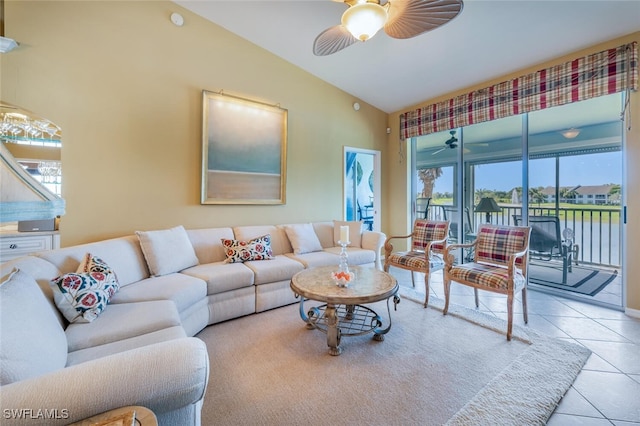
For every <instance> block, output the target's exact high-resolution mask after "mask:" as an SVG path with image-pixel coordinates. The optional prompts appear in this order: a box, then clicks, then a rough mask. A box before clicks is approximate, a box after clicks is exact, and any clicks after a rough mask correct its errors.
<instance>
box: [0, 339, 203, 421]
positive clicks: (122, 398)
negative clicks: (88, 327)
mask: <svg viewBox="0 0 640 426" xmlns="http://www.w3.org/2000/svg"><path fill="white" fill-rule="evenodd" d="M208 380H209V357H208V354H207V348H206V346H205V344H204V342H203V341H202V340H200V339H197V338H195V337H186V338H182V339H176V340H170V341H167V342H161V343H156V344H153V345H149V346H145V347H141V348H137V349H133V350H130V351H125V352H121V353H118V354H114V355H110V356H106V357H104V358H99V359H95V360H92V361H88V362H84V363H81V364H77V365H73V366H70V367H66V368H63V369H60V370H56V371H53V372H51V373H47V374H44V375H42V376H38V377H33V378H30V379H26V380H21V381H19V382H15V383H11V384H9V385H5V386H2V387H0V396H1V397H0V405H1V407H2V414H3V416H5V415H6V413H11V411H10V410H18V411H22V413H23V415H24V413H26V412H28V411H25V410H31V413H34V414H33V415H35V413H38V410H41V411H40V412H43V411H44V410H49V412H52V411H53V410H57V411H56V413H57V414H58V416H57V417H60V418H38V419H32V418H26V419H21V420H17V419H16V420H15V422H14V421H13V420H14V419H12V422H11V423H10V424H28V425H30V426H31V425H66V424H68V423H73V422H77V421H81V420H83V419H86V418H88V417H91V416H94V415H96V414H100V413H103V412H105V411H109V410H113V409H116V408H120V407H124V406H128V405H141V406H143V407H147V408H149V409H150V410H152V411H153V412H154V413H156V414H162V413H168V412H171V411H174V410H177V409H180V408H182V407H186V406H189V405H192V404H196V403H197V402H198V401H200V400H202V399H203V398H204V393H205V390H206V388H207V382H208ZM8 410H9V411H8ZM63 417H64V418H63Z"/></svg>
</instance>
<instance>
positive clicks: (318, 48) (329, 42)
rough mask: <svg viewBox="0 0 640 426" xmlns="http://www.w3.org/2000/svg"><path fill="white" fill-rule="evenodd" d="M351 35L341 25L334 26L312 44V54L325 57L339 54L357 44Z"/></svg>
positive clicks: (322, 33)
mask: <svg viewBox="0 0 640 426" xmlns="http://www.w3.org/2000/svg"><path fill="white" fill-rule="evenodd" d="M357 41H358V39H357V38H355V37H354V36H353V35H351V33H350V32H349V31H348V30H347V29H346V28H345V27H343V26H342V25H336V26H334V27H331V28H328V29H326V30H324V31H323V32H321V33H320V34H319V35H318V37H316V39H315V41H314V42H313V54H314V55H316V56H327V55H331V54H334V53H336V52H339V51H340V50H342V49H344V48H345V47H349V46H351V45H352V44H353V43H355V42H357Z"/></svg>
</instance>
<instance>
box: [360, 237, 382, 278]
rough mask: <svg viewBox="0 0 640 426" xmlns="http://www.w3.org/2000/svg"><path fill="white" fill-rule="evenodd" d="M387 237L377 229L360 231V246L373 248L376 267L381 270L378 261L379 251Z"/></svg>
mask: <svg viewBox="0 0 640 426" xmlns="http://www.w3.org/2000/svg"><path fill="white" fill-rule="evenodd" d="M386 238H387V236H386V234H384V233H383V232H378V231H362V242H361V244H362V248H363V249H367V250H373V251H374V252H375V253H376V261H375V264H376V268H377V269H380V270H382V264H381V262H380V253H381V251H382V247H383V246H384V241H385V239H386Z"/></svg>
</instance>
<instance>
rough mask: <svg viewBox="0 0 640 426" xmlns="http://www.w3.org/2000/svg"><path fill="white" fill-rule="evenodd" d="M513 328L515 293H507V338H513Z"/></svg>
mask: <svg viewBox="0 0 640 426" xmlns="http://www.w3.org/2000/svg"><path fill="white" fill-rule="evenodd" d="M512 329H513V293H511V294H508V295H507V340H511V330H512Z"/></svg>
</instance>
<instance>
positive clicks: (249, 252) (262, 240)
mask: <svg viewBox="0 0 640 426" xmlns="http://www.w3.org/2000/svg"><path fill="white" fill-rule="evenodd" d="M222 246H223V247H224V250H225V254H226V255H227V258H226V259H225V263H236V262H246V261H248V260H267V259H273V251H272V250H271V235H270V234H267V235H263V236H261V237H258V238H254V239H252V240H249V241H238V240H229V239H225V238H223V239H222Z"/></svg>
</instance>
